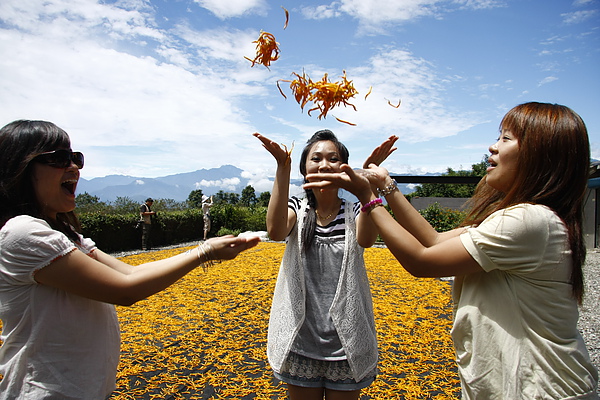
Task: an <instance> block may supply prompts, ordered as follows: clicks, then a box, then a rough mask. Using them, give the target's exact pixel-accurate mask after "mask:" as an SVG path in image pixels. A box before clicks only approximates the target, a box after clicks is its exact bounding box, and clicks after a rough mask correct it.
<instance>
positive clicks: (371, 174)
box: [302, 164, 389, 202]
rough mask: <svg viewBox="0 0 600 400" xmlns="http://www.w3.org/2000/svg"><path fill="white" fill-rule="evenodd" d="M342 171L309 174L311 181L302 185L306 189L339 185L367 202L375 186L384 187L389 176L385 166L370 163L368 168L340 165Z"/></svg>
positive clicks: (307, 176)
mask: <svg viewBox="0 0 600 400" xmlns="http://www.w3.org/2000/svg"><path fill="white" fill-rule="evenodd" d="M340 169H341V171H342V172H338V173H318V174H308V175H306V179H307V180H308V181H309V182H308V183H305V184H304V185H302V187H303V188H305V189H324V188H327V187H332V186H333V187H339V188H342V189H345V190H347V191H349V192H350V193H352V194H354V195H355V196H356V197H358V199H359V200H360V201H361V202H366V201H368V200H369V199H370V197H371V195H372V194H373V190H374V188H382V187H384V186H385V181H386V179H387V177H388V176H389V173H388V171H387V170H386V169H385V168H383V167H378V166H376V165H375V164H370V166H369V168H368V169H356V170H354V169H352V168H351V167H350V166H349V165H348V164H342V165H341V166H340Z"/></svg>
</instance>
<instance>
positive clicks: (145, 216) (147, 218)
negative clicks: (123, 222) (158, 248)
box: [140, 197, 156, 250]
mask: <svg viewBox="0 0 600 400" xmlns="http://www.w3.org/2000/svg"><path fill="white" fill-rule="evenodd" d="M152 204H154V200H153V199H152V198H151V197H148V198H147V199H146V202H145V203H144V204H142V205H141V206H140V218H141V219H142V221H143V223H142V250H150V249H151V247H152V237H151V236H150V235H151V233H152V217H153V216H154V215H156V212H155V211H152V210H151V209H150V207H152Z"/></svg>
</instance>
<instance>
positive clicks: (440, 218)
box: [419, 203, 466, 232]
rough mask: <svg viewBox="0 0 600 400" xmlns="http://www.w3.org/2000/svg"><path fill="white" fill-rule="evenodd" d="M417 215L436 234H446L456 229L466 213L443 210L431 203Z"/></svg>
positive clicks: (443, 208) (436, 204) (449, 209)
mask: <svg viewBox="0 0 600 400" xmlns="http://www.w3.org/2000/svg"><path fill="white" fill-rule="evenodd" d="M419 213H420V214H421V215H422V216H423V217H424V218H425V219H426V220H427V221H428V222H429V223H430V224H431V226H433V227H434V228H435V230H436V231H438V232H446V231H449V230H452V229H454V228H456V227H458V226H459V225H460V223H461V222H462V221H464V219H465V216H466V212H464V211H458V210H453V209H451V208H445V207H442V206H440V204H439V203H433V204H432V205H430V206H429V207H427V208H425V209H423V210H421V211H419Z"/></svg>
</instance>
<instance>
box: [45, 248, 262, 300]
mask: <svg viewBox="0 0 600 400" xmlns="http://www.w3.org/2000/svg"><path fill="white" fill-rule="evenodd" d="M259 241H260V239H259V238H236V237H221V238H213V239H210V240H209V241H208V243H210V245H211V247H212V251H211V252H210V254H209V256H210V258H213V257H214V259H227V260H229V259H233V258H235V257H236V256H237V254H239V253H240V252H242V251H244V250H246V249H249V248H251V247H253V246H255V245H256V244H258V242H259ZM93 254H94V257H90V256H88V255H86V254H85V253H83V252H81V251H79V250H73V251H71V252H70V253H69V254H67V255H65V256H63V257H61V258H59V259H57V260H55V261H53V262H52V263H50V264H49V265H47V266H46V267H44V268H42V269H40V270H39V271H37V272H36V274H35V279H36V281H37V282H38V283H40V284H43V285H46V286H51V287H55V288H57V289H61V290H64V291H66V292H69V293H73V294H76V295H78V296H82V297H86V298H88V299H92V300H97V301H102V302H106V303H111V304H119V305H131V304H134V303H135V302H137V301H139V300H142V299H145V298H146V297H148V296H150V295H152V294H154V293H157V292H160V291H161V290H163V289H165V288H167V287H168V286H170V285H171V284H173V283H175V282H176V281H177V280H179V279H180V278H181V277H183V276H184V275H185V274H187V273H188V272H190V271H192V270H193V269H195V268H196V267H198V266H199V265H200V264H201V263H202V262H205V261H208V255H206V254H202V253H201V252H200V254H199V253H198V252H197V251H196V250H195V249H194V250H192V251H190V252H186V253H182V254H179V255H176V256H174V257H171V258H167V259H164V260H158V261H153V262H150V263H146V264H143V265H140V266H137V267H133V266H131V265H128V264H126V263H124V262H122V261H120V260H117V259H116V258H114V257H112V256H109V255H108V254H106V253H104V252H102V251H99V250H96V251H94V253H93Z"/></svg>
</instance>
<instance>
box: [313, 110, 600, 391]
mask: <svg viewBox="0 0 600 400" xmlns="http://www.w3.org/2000/svg"><path fill="white" fill-rule="evenodd" d="M489 151H490V157H489V159H488V162H489V167H488V169H487V174H486V176H485V177H484V178H483V179H482V181H481V182H480V183H479V185H478V187H477V190H476V192H475V194H474V196H473V199H472V202H471V211H470V214H469V215H468V216H467V219H466V221H465V223H464V224H463V225H464V226H463V227H460V228H458V229H455V230H452V231H449V232H443V233H438V232H436V231H435V230H434V229H433V227H431V225H429V223H428V222H427V221H426V220H425V219H424V218H423V217H422V216H421V215H420V214H419V213H418V212H417V211H416V210H415V209H414V208H413V207H412V206H411V204H410V203H409V202H408V201H407V200H406V198H405V197H404V196H403V195H402V194H401V193H400V191H398V190H397V186H396V185H395V182H394V181H393V180H392V178H390V176H389V174H388V172H387V171H386V170H385V169H384V168H381V167H377V166H375V165H372V166H370V168H368V169H367V170H365V171H353V170H352V169H351V168H350V167H349V166H348V165H344V166H341V170H342V172H341V173H337V174H325V175H308V176H307V178H308V179H309V180H320V182H312V183H308V184H306V185H305V187H307V188H312V189H313V190H317V189H319V188H326V187H329V186H331V185H334V186H336V187H338V186H339V187H343V188H345V189H347V190H349V191H351V192H352V193H354V194H355V195H356V196H357V197H358V198H359V200H360V201H361V203H362V204H363V209H364V210H365V213H366V215H368V216H369V219H370V220H371V221H372V222H373V223H374V224H375V226H377V229H378V230H379V233H380V235H381V237H382V238H383V240H384V241H385V243H386V245H387V246H388V248H389V250H390V251H391V252H392V253H393V254H394V256H395V257H396V258H397V259H398V261H399V262H400V264H401V265H402V267H404V268H405V269H406V270H407V271H408V272H410V273H411V274H413V275H415V276H421V277H444V276H454V277H455V278H454V288H453V298H454V308H455V315H454V326H453V328H452V339H453V342H454V347H455V349H456V355H457V362H458V371H459V374H460V378H461V384H462V397H463V399H597V398H598V396H597V395H596V386H597V381H598V372H597V370H596V368H595V367H594V366H593V365H592V363H591V362H590V358H589V355H588V353H587V350H586V348H585V344H584V342H583V339H582V337H581V335H580V333H579V331H578V330H577V319H578V315H579V314H578V308H577V307H578V304H580V303H581V300H582V296H583V278H582V277H583V273H582V266H583V263H584V259H585V246H584V242H583V235H582V229H581V226H582V221H583V212H582V211H583V201H584V195H585V191H586V184H587V178H588V170H589V162H590V149H589V142H588V135H587V130H586V127H585V124H584V122H583V120H582V119H581V117H580V116H579V115H577V114H576V113H575V112H574V111H572V110H571V109H569V108H568V107H565V106H561V105H557V104H547V103H535V102H532V103H525V104H521V105H518V106H516V107H514V108H513V109H512V110H510V111H509V112H508V113H507V114H506V115H505V116H504V118H503V119H502V122H501V123H500V137H499V138H498V140H497V142H496V143H494V144H493V145H491V146H490V148H489ZM373 188H375V190H373ZM378 195H381V196H383V197H385V199H386V200H387V202H388V204H389V205H390V206H391V209H392V211H393V213H394V217H395V219H394V218H393V217H392V216H391V215H390V214H389V213H388V212H386V211H385V209H384V208H383V207H379V206H380V205H381V201H382V200H381V198H380V197H378Z"/></svg>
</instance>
